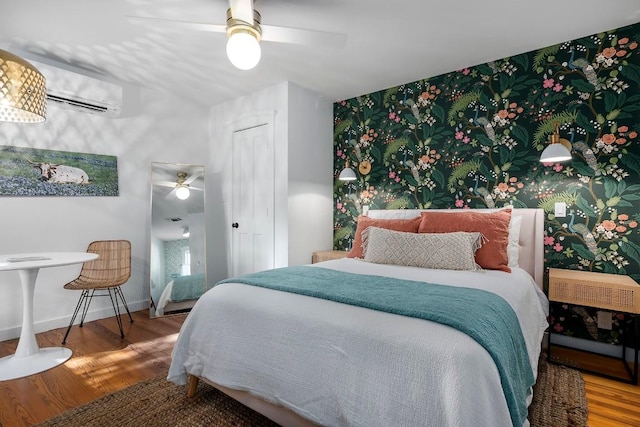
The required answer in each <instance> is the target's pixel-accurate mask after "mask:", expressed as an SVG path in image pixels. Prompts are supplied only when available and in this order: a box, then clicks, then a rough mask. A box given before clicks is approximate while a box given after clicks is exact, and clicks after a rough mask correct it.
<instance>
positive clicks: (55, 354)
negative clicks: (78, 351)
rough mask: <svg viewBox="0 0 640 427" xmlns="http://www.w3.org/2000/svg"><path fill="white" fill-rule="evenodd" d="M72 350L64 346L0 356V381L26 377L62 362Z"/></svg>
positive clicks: (68, 356)
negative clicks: (23, 355)
mask: <svg viewBox="0 0 640 427" xmlns="http://www.w3.org/2000/svg"><path fill="white" fill-rule="evenodd" d="M71 354H72V351H71V350H70V349H68V348H64V347H47V348H41V349H40V351H39V352H38V353H36V354H33V355H31V356H26V357H16V356H14V355H11V356H6V357H3V358H0V381H6V380H13V379H16V378H22V377H27V376H29V375H33V374H37V373H38V372H42V371H46V370H47V369H51V368H53V367H56V366H58V365H61V364H63V363H64V362H66V361H67V359H69V358H70V357H71Z"/></svg>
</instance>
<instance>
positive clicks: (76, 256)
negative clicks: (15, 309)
mask: <svg viewBox="0 0 640 427" xmlns="http://www.w3.org/2000/svg"><path fill="white" fill-rule="evenodd" d="M96 258H98V255H97V254H92V253H87V252H45V253H29V254H12V255H0V271H9V270H18V273H19V274H20V281H21V284H22V307H23V308H22V330H21V331H20V340H19V341H18V347H17V348H16V352H15V353H14V354H13V355H10V356H5V357H3V358H0V381H5V380H12V379H15V378H22V377H26V376H28V375H32V374H36V373H38V372H42V371H46V370H47V369H51V368H53V367H55V366H58V365H60V364H62V363H64V362H66V361H67V359H69V358H70V357H71V354H72V352H71V350H70V349H68V348H64V347H47V348H40V347H38V342H37V341H36V334H35V331H34V328H33V291H34V289H35V286H36V278H37V277H38V272H39V271H40V269H41V268H47V267H59V266H62V265H71V264H80V263H83V262H86V261H91V260H94V259H96Z"/></svg>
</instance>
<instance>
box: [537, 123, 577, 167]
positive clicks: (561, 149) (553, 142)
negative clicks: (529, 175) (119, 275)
mask: <svg viewBox="0 0 640 427" xmlns="http://www.w3.org/2000/svg"><path fill="white" fill-rule="evenodd" d="M555 127H556V128H555V131H554V132H553V133H552V134H551V135H549V145H547V147H546V148H545V149H544V151H542V154H541V155H540V162H542V163H555V162H565V161H567V160H571V142H570V141H569V140H568V139H564V138H560V130H559V126H558V123H556V124H555Z"/></svg>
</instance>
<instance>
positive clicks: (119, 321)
mask: <svg viewBox="0 0 640 427" xmlns="http://www.w3.org/2000/svg"><path fill="white" fill-rule="evenodd" d="M112 290H113V295H112V294H111V291H112ZM107 291H108V292H109V299H110V300H111V305H112V306H113V312H114V313H115V314H116V321H117V322H118V328H119V329H120V338H124V331H123V330H122V319H121V318H120V307H119V305H118V295H117V294H116V291H115V289H114V288H108V289H107ZM114 298H115V301H114Z"/></svg>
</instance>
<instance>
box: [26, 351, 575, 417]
mask: <svg viewBox="0 0 640 427" xmlns="http://www.w3.org/2000/svg"><path fill="white" fill-rule="evenodd" d="M539 370H540V374H539V377H538V382H537V384H536V388H535V393H534V399H533V402H532V404H531V406H530V408H529V420H530V422H531V426H532V427H564V426H586V425H587V401H586V398H585V391H584V382H583V380H582V376H581V375H580V373H579V372H578V371H576V370H574V369H570V368H566V367H563V366H558V365H553V364H547V363H546V362H544V361H542V362H541V363H540V367H539ZM165 378H166V375H159V376H157V377H155V378H151V379H149V380H146V381H143V382H141V383H138V384H135V385H133V386H130V387H128V388H126V389H124V390H121V391H118V392H116V393H113V394H110V395H107V396H104V397H102V398H100V399H97V400H95V401H93V402H90V403H88V404H86V405H83V406H79V407H77V408H74V409H72V410H69V411H67V412H65V413H63V414H61V415H59V416H57V417H55V418H52V419H50V420H48V421H46V422H44V423H42V424H40V425H39V426H38V427H45V426H46V427H54V426H64V427H88V426H91V427H103V426H104V427H132V426H145V427H146V426H154V427H158V426H167V427H169V426H171V427H175V426H185V427H187V426H188V427H192V426H203V427H204V426H207V427H217V426H237V427H244V426H251V427H267V426H275V425H276V424H274V423H273V422H271V421H270V420H268V419H267V418H265V417H263V416H262V415H260V414H258V413H256V412H254V411H252V410H251V409H249V408H246V407H245V406H243V405H241V404H240V403H238V402H236V401H235V400H233V399H231V398H230V397H227V396H226V395H225V394H224V393H222V392H220V391H218V390H216V389H215V388H213V387H210V386H208V385H206V384H203V383H202V381H201V382H200V384H199V386H198V393H197V394H196V396H195V397H194V398H192V399H188V398H187V397H186V387H179V386H176V385H174V384H172V383H169V382H167V381H166V379H165Z"/></svg>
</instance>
